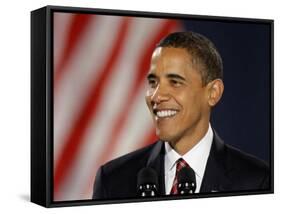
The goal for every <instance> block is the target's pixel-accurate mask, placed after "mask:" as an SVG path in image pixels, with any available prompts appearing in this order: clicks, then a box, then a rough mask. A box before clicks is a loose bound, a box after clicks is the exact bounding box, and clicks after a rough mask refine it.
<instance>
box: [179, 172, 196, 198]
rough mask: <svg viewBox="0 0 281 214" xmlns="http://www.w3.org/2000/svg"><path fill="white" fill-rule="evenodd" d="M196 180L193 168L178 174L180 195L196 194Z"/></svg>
mask: <svg viewBox="0 0 281 214" xmlns="http://www.w3.org/2000/svg"><path fill="white" fill-rule="evenodd" d="M195 189H196V178H195V173H194V171H193V169H192V168H191V167H189V168H186V167H184V168H182V169H181V170H180V171H179V174H178V193H179V194H180V195H190V194H193V193H194V192H195Z"/></svg>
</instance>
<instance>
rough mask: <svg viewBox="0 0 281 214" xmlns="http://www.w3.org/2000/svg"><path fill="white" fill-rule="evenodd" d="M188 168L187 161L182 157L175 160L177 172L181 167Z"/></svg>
mask: <svg viewBox="0 0 281 214" xmlns="http://www.w3.org/2000/svg"><path fill="white" fill-rule="evenodd" d="M185 167H186V168H189V167H190V166H189V165H188V163H186V161H185V160H184V159H182V158H180V159H178V160H177V172H179V171H180V170H181V169H182V168H185Z"/></svg>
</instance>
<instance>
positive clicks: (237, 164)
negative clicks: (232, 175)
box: [225, 144, 269, 174]
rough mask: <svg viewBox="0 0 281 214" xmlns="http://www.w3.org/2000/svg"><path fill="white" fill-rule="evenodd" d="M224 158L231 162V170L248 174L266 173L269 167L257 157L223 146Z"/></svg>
mask: <svg viewBox="0 0 281 214" xmlns="http://www.w3.org/2000/svg"><path fill="white" fill-rule="evenodd" d="M225 151H226V157H227V160H228V162H231V164H232V168H234V169H239V171H241V170H243V171H245V172H248V173H255V172H256V173H262V174H264V173H268V171H269V167H268V165H267V163H266V162H265V161H263V160H261V159H258V158H257V157H255V156H253V155H251V154H248V153H246V152H243V151H241V150H239V149H237V148H234V147H232V146H230V145H227V144H226V145H225Z"/></svg>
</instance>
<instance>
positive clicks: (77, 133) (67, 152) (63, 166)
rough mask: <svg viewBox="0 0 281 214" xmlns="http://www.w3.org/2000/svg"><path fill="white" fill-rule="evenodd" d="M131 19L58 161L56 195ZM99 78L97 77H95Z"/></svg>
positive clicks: (74, 125) (116, 59)
mask: <svg viewBox="0 0 281 214" xmlns="http://www.w3.org/2000/svg"><path fill="white" fill-rule="evenodd" d="M129 24H130V19H127V18H125V19H124V20H123V22H122V24H121V27H120V28H119V32H118V35H117V39H116V41H115V42H114V46H113V48H112V51H110V55H109V57H108V59H107V62H106V63H105V64H104V68H103V69H102V72H101V75H100V76H99V79H98V81H95V82H97V83H98V84H97V85H94V84H93V87H92V88H91V89H90V90H89V91H90V92H89V95H88V98H87V100H86V101H85V104H84V105H83V108H82V110H81V112H80V115H79V116H78V118H77V120H76V122H74V124H73V127H72V129H71V131H70V135H69V136H68V138H67V140H66V142H65V144H64V148H63V150H62V154H61V155H60V156H59V158H58V161H57V166H56V168H55V176H54V193H55V194H57V193H58V190H59V188H60V185H61V183H62V182H63V180H64V178H65V176H66V174H67V172H68V170H69V169H70V167H71V166H72V163H73V162H74V161H75V158H76V156H77V154H78V150H79V148H80V147H81V144H82V143H83V140H82V139H83V137H84V135H85V130H86V128H87V127H88V125H89V123H90V122H91V118H93V117H94V116H95V114H96V112H97V109H98V106H99V102H100V100H101V98H102V97H101V94H102V92H103V91H104V90H105V86H106V80H107V79H108V78H109V76H110V75H111V73H112V72H113V70H114V69H112V68H113V67H114V65H115V64H116V62H117V61H118V57H119V55H120V52H121V50H122V46H123V45H124V43H125V38H126V34H127V31H128V28H129ZM94 78H97V77H94Z"/></svg>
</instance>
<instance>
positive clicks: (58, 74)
mask: <svg viewBox="0 0 281 214" xmlns="http://www.w3.org/2000/svg"><path fill="white" fill-rule="evenodd" d="M92 17H95V16H89V15H87V14H78V15H75V16H74V17H73V19H72V22H71V24H70V29H69V32H67V36H66V37H65V39H66V40H67V41H66V45H65V48H64V50H63V53H62V57H61V59H60V61H59V63H58V65H57V67H56V70H55V79H54V88H57V87H56V86H57V85H58V84H59V81H60V79H61V78H62V75H63V73H64V71H65V69H64V68H65V66H66V65H67V63H68V62H69V59H70V56H71V55H72V53H73V52H75V48H76V47H77V44H78V43H79V39H80V38H81V36H82V35H83V34H84V32H85V30H86V29H87V26H88V24H89V23H90V21H91V23H92V22H93V21H94V19H93V18H92Z"/></svg>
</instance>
